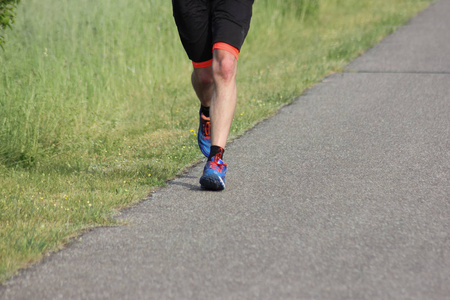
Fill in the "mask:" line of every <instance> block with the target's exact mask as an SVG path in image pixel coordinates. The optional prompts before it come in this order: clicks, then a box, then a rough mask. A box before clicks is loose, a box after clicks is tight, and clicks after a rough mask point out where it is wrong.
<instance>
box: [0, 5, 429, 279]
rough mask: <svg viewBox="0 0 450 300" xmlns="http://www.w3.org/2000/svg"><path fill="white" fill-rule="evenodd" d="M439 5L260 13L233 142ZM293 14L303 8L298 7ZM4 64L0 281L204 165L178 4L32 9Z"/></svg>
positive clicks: (0, 87)
mask: <svg viewBox="0 0 450 300" xmlns="http://www.w3.org/2000/svg"><path fill="white" fill-rule="evenodd" d="M429 2H430V1H428V0H394V1H393V0H368V1H357V0H348V1H340V0H322V1H320V3H319V2H318V1H315V0H304V3H308V6H307V7H306V8H305V6H303V7H301V6H300V7H299V9H292V5H294V4H295V3H299V2H298V1H297V2H296V1H284V0H274V1H271V0H260V1H258V0H257V1H256V4H255V7H254V19H253V21H252V25H251V30H250V33H249V36H248V39H247V41H246V42H245V44H244V47H243V49H242V52H241V56H240V60H239V70H238V89H239V99H238V107H237V110H236V115H235V122H234V123H233V126H232V132H231V136H232V137H235V136H237V135H239V134H241V133H242V132H243V131H245V130H246V129H248V128H249V127H251V126H252V125H254V124H255V123H256V122H258V121H259V120H261V119H263V118H265V117H267V116H270V115H271V114H273V113H274V112H276V111H277V109H279V108H280V107H281V106H283V105H285V104H287V103H290V102H291V101H292V100H293V98H294V97H295V96H298V95H299V94H301V93H302V92H303V91H304V90H305V89H306V88H308V87H310V86H311V85H313V84H314V83H316V82H318V81H319V80H320V79H321V78H323V77H324V76H326V75H327V74H329V73H331V72H337V71H339V70H341V69H342V67H343V66H344V65H345V64H346V63H347V62H348V61H349V60H350V59H351V58H354V57H356V56H357V55H359V54H361V53H362V52H363V51H364V50H365V49H367V48H368V47H370V46H371V45H373V44H374V43H376V42H377V41H379V40H380V39H381V38H382V37H383V36H385V35H386V34H388V33H390V32H392V31H393V30H394V29H395V28H396V26H398V25H399V24H402V23H404V22H405V21H407V20H408V19H409V18H410V17H412V16H413V15H414V14H415V13H416V12H417V11H419V10H421V9H423V8H424V7H425V6H426V5H427V3H429ZM293 3H294V4H293ZM17 13H18V14H17V20H16V23H15V24H14V27H13V31H10V32H8V39H7V43H6V45H5V51H4V52H1V51H0V70H1V73H0V184H1V190H0V241H1V243H0V281H1V280H4V279H5V278H7V277H8V276H10V275H11V274H13V273H14V272H15V271H16V270H17V269H18V268H20V267H23V266H24V265H26V264H27V263H28V262H30V261H34V260H36V259H39V258H40V256H41V255H42V253H44V252H46V251H52V250H55V249H58V248H59V247H61V246H62V245H64V243H66V242H67V241H68V239H69V238H70V237H73V236H75V235H76V234H77V233H79V232H80V230H83V229H85V228H89V227H92V226H97V225H110V224H114V220H113V219H112V218H111V216H112V215H113V214H114V212H115V211H116V210H117V209H120V208H122V207H126V206H128V205H130V204H131V203H135V202H137V201H139V200H140V199H142V198H143V197H145V195H146V194H148V193H149V192H150V191H151V190H152V189H154V188H155V187H157V186H161V185H163V184H164V182H165V181H166V180H168V179H170V178H173V177H174V176H175V175H176V174H177V173H178V172H180V170H181V169H183V168H185V167H186V166H188V165H190V164H192V163H193V162H195V161H198V160H199V159H200V158H201V157H202V156H201V154H200V152H199V150H198V149H197V145H196V136H195V132H196V128H197V125H198V124H197V122H198V120H197V118H198V115H197V113H198V105H199V104H198V100H197V99H196V98H195V95H194V93H193V91H192V88H191V87H190V81H189V78H190V77H189V76H190V72H191V64H190V62H189V61H188V60H187V57H186V55H185V53H184V51H183V49H182V46H181V44H180V42H179V38H178V34H177V30H176V27H175V24H174V22H173V18H172V16H171V6H170V1H162V0H147V1H135V2H133V4H132V5H131V4H130V2H127V1H107V0H96V1H87V0H79V1H69V0H61V1H57V2H55V1H50V0H29V1H26V2H23V3H22V5H21V6H20V7H19V9H18V11H17Z"/></svg>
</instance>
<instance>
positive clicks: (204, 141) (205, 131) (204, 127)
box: [197, 112, 211, 157]
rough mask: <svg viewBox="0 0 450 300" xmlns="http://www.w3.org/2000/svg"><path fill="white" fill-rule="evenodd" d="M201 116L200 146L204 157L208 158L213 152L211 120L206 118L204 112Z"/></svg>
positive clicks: (198, 138) (199, 127)
mask: <svg viewBox="0 0 450 300" xmlns="http://www.w3.org/2000/svg"><path fill="white" fill-rule="evenodd" d="M199 114H200V125H199V126H198V134H197V140H198V146H199V147H200V150H201V151H202V153H203V155H204V156H206V157H208V156H209V152H210V151H211V119H210V118H208V117H205V115H204V114H202V112H200V113H199Z"/></svg>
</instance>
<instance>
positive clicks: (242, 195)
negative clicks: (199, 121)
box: [0, 0, 450, 300]
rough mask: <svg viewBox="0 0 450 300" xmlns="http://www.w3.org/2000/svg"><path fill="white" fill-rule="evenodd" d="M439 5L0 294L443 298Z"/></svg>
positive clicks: (449, 190) (445, 99)
mask: <svg viewBox="0 0 450 300" xmlns="http://www.w3.org/2000/svg"><path fill="white" fill-rule="evenodd" d="M449 16H450V1H449V0H441V1H439V2H437V3H434V4H433V5H431V6H430V7H429V8H428V9H427V10H425V11H424V12H422V13H420V14H419V15H418V16H417V17H415V18H414V19H413V20H411V22H409V23H408V24H407V25H405V26H403V27H401V28H400V29H399V30H398V31H396V32H395V33H394V34H392V35H391V36H389V37H387V38H386V39H384V40H383V41H382V42H381V43H380V44H378V45H377V46H376V47H374V48H373V49H371V50H369V51H368V52H367V53H366V54H364V55H363V56H361V57H360V58H358V59H356V60H355V61H353V62H352V63H350V64H349V66H348V67H347V70H346V71H345V72H343V73H339V74H334V75H331V76H329V77H327V78H325V79H324V80H323V82H321V83H320V84H318V85H316V86H315V87H314V88H312V89H310V90H309V91H308V92H307V93H305V94H304V95H302V96H301V97H299V98H298V99H297V100H296V101H295V102H294V103H293V104H292V105H289V106H286V107H284V108H283V109H281V111H280V112H279V113H278V114H277V115H276V116H274V117H272V118H270V119H268V120H266V121H264V122H262V123H260V124H259V125H257V126H256V127H255V128H254V129H252V130H251V131H249V132H248V133H247V134H245V135H244V136H242V137H241V138H239V139H238V140H236V141H234V142H233V143H231V144H230V145H229V147H228V148H227V152H226V154H225V160H226V162H227V163H228V166H229V171H228V174H227V189H226V190H225V191H223V192H207V191H202V190H200V189H199V184H198V178H199V177H200V175H201V172H202V168H203V163H202V164H200V165H197V166H195V167H193V168H192V169H190V170H189V171H188V172H187V173H186V174H185V175H184V176H182V177H180V178H178V179H176V180H174V181H171V182H169V183H168V186H167V187H165V188H163V189H161V190H159V191H157V192H155V193H154V194H153V195H151V196H150V197H149V198H148V199H146V200H144V201H143V202H142V203H140V204H139V205H137V206H135V207H133V208H131V209H129V210H126V211H124V212H123V213H122V215H121V218H123V219H125V220H128V221H129V223H130V224H129V225H128V226H121V227H114V228H99V229H95V230H93V231H91V232H89V233H87V234H85V235H83V236H82V238H81V239H77V240H75V241H74V242H73V243H72V244H71V245H69V246H68V247H67V248H66V249H64V250H62V251H60V252H57V253H55V254H52V255H50V256H49V257H47V258H45V259H44V261H43V262H41V263H38V264H36V265H35V266H33V267H31V268H29V269H27V270H25V271H21V272H20V274H19V275H18V276H16V277H14V278H13V279H11V280H10V281H9V282H7V283H6V284H5V285H3V286H1V287H0V298H1V299H333V300H335V299H450V185H449V182H450V17H449Z"/></svg>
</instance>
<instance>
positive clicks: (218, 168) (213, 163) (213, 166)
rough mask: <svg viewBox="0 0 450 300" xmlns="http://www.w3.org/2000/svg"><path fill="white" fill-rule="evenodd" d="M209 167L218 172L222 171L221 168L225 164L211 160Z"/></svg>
mask: <svg viewBox="0 0 450 300" xmlns="http://www.w3.org/2000/svg"><path fill="white" fill-rule="evenodd" d="M210 166H211V169H214V170H216V171H218V172H220V173H222V170H223V168H224V167H225V166H226V165H225V164H218V163H216V162H215V161H211V163H210Z"/></svg>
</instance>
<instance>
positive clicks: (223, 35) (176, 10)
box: [172, 0, 254, 66]
mask: <svg viewBox="0 0 450 300" xmlns="http://www.w3.org/2000/svg"><path fill="white" fill-rule="evenodd" d="M253 2H254V0H172V5H173V16H174V18H175V23H176V24H177V27H178V32H179V34H180V38H181V43H182V44H183V47H184V49H185V50H186V53H187V55H188V57H189V59H191V60H192V61H193V62H194V66H195V63H203V62H206V61H210V60H211V59H212V51H213V45H215V44H216V43H217V44H223V43H224V44H228V45H231V46H233V47H234V48H236V51H237V53H239V51H240V49H241V46H242V44H243V43H244V40H245V37H246V36H247V33H248V30H249V28H250V19H251V17H252V6H253Z"/></svg>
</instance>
